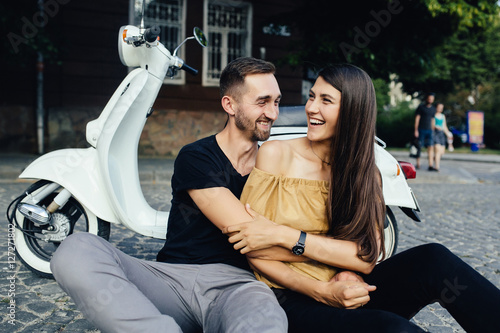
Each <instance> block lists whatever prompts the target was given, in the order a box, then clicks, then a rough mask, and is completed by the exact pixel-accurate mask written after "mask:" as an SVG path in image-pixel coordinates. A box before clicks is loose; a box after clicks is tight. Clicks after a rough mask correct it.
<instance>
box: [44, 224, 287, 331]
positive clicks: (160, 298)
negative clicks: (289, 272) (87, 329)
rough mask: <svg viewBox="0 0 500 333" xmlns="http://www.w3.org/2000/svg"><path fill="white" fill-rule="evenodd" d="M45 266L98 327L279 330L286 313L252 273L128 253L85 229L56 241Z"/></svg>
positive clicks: (116, 328)
mask: <svg viewBox="0 0 500 333" xmlns="http://www.w3.org/2000/svg"><path fill="white" fill-rule="evenodd" d="M50 267H51V269H52V272H53V274H54V277H55V278H56V281H57V282H58V283H59V285H60V286H61V288H62V289H63V290H64V291H65V292H66V293H68V295H70V296H71V298H72V299H73V301H74V302H75V303H76V305H77V307H78V309H79V310H80V311H82V313H83V314H84V315H85V316H86V318H87V319H88V320H89V321H91V322H92V323H93V324H94V325H95V326H96V327H98V328H99V329H100V330H101V331H102V332H126V333H133V332H186V333H187V332H214V333H219V332H259V333H260V332H286V331H287V326H288V324H287V319H286V315H285V312H284V311H283V309H282V308H281V307H280V305H279V304H278V302H277V300H276V297H275V296H274V294H273V292H272V291H271V290H270V289H269V288H268V287H267V286H266V285H265V284H264V283H262V282H259V281H257V280H256V279H255V277H254V276H253V274H252V273H251V272H248V271H246V270H243V269H239V268H237V267H233V266H230V265H225V264H206V265H190V264H169V263H160V262H153V261H146V260H140V259H137V258H133V257H131V256H129V255H127V254H125V253H123V252H121V251H120V250H118V249H116V248H115V247H113V246H112V245H111V244H110V243H108V242H107V241H105V240H103V239H102V238H100V237H97V236H95V235H92V234H88V233H77V234H73V235H71V236H69V237H68V238H67V239H66V240H65V241H64V242H62V243H61V245H60V246H59V248H58V249H57V251H56V253H55V254H54V256H53V258H52V261H51V263H50Z"/></svg>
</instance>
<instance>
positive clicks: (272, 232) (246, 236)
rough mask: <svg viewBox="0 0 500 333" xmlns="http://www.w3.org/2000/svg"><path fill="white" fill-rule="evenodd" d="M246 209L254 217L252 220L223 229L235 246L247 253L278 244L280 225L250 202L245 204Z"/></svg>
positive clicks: (242, 252)
mask: <svg viewBox="0 0 500 333" xmlns="http://www.w3.org/2000/svg"><path fill="white" fill-rule="evenodd" d="M245 209H246V211H247V212H248V214H250V216H251V217H252V218H253V220H252V221H250V222H244V223H240V224H235V225H231V226H229V227H226V228H224V229H222V232H223V233H224V234H227V235H229V239H228V240H229V242H230V243H232V244H234V248H235V249H236V250H240V252H241V254H245V253H248V252H251V251H255V250H262V249H267V248H269V247H271V246H274V245H277V240H276V235H277V228H279V225H277V224H276V223H274V222H272V221H270V220H268V219H267V218H265V217H264V216H262V215H260V214H259V213H257V212H255V211H254V210H253V209H252V208H250V205H249V204H246V205H245Z"/></svg>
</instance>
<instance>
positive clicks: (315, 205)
mask: <svg viewBox="0 0 500 333" xmlns="http://www.w3.org/2000/svg"><path fill="white" fill-rule="evenodd" d="M328 186H329V182H328V181H322V180H310V179H302V178H289V177H284V176H280V175H274V174H271V173H268V172H265V171H262V170H259V169H257V168H254V169H253V170H252V172H251V173H250V175H249V177H248V180H247V182H246V184H245V187H244V189H243V192H242V194H241V197H240V201H241V202H242V203H243V204H246V203H249V204H250V206H251V207H252V209H253V210H255V211H256V212H258V213H259V214H261V215H264V216H265V217H267V218H268V219H270V220H271V221H274V222H276V223H277V224H281V225H287V226H289V227H292V228H294V229H297V230H303V231H305V232H307V233H311V234H325V233H326V232H327V230H328V221H327V214H326V202H327V199H328ZM285 264H286V265H287V266H289V267H290V268H291V269H293V270H294V271H296V272H298V273H299V274H302V275H305V276H308V277H310V278H313V279H316V280H319V281H329V280H330V279H331V278H332V277H333V276H334V275H335V273H336V270H335V268H333V267H330V266H328V265H325V264H322V263H318V262H285ZM255 276H256V277H257V279H258V280H259V281H263V282H265V283H266V284H267V285H268V286H270V287H273V288H283V287H281V286H279V285H278V284H276V283H274V282H271V281H269V280H267V279H266V278H265V277H264V276H262V275H260V274H259V273H258V272H255Z"/></svg>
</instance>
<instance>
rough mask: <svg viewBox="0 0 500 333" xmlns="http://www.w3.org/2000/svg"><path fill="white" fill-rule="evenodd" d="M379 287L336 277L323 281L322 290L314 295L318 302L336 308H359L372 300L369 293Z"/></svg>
mask: <svg viewBox="0 0 500 333" xmlns="http://www.w3.org/2000/svg"><path fill="white" fill-rule="evenodd" d="M376 289H377V287H375V286H371V285H369V284H367V283H365V282H360V281H352V280H340V281H336V280H335V277H334V278H333V279H331V280H330V281H329V282H323V284H322V288H321V290H320V291H319V292H318V294H317V295H316V297H314V298H315V299H316V300H317V301H318V302H322V303H324V304H326V305H329V306H333V307H336V308H345V309H357V308H359V307H361V306H363V305H365V304H366V303H368V302H369V301H370V296H369V293H370V292H372V291H374V290H376Z"/></svg>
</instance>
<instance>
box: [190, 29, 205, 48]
mask: <svg viewBox="0 0 500 333" xmlns="http://www.w3.org/2000/svg"><path fill="white" fill-rule="evenodd" d="M193 35H194V38H196V41H197V42H198V43H199V44H200V45H201V46H203V47H207V45H208V40H207V37H206V36H205V34H204V33H203V31H202V30H201V29H200V28H198V27H194V29H193Z"/></svg>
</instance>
